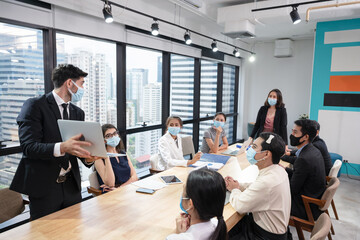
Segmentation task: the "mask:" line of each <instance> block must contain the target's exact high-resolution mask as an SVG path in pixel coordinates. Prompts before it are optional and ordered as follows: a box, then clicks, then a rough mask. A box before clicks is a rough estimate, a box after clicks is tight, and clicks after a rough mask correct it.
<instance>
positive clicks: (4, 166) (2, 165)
mask: <svg viewBox="0 0 360 240" xmlns="http://www.w3.org/2000/svg"><path fill="white" fill-rule="evenodd" d="M21 157H22V153H17V154H12V155H7V156H1V157H0V189H2V188H7V187H9V186H10V184H11V182H12V180H13V178H14V175H15V172H16V169H17V166H18V165H19V162H20V159H21Z"/></svg>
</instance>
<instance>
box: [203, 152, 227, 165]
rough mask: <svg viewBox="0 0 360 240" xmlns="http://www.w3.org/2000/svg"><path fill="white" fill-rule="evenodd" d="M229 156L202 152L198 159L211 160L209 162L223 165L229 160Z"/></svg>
mask: <svg viewBox="0 0 360 240" xmlns="http://www.w3.org/2000/svg"><path fill="white" fill-rule="evenodd" d="M229 159H230V156H223V155H217V154H210V153H204V154H203V155H202V156H201V158H200V160H199V161H201V162H211V163H222V164H223V165H225V164H226V163H227V161H229Z"/></svg>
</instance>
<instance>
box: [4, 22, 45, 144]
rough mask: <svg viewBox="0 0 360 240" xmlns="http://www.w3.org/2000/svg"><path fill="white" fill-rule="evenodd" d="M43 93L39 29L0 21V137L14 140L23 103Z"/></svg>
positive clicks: (16, 137)
mask: <svg viewBox="0 0 360 240" xmlns="http://www.w3.org/2000/svg"><path fill="white" fill-rule="evenodd" d="M42 94H44V56H43V36H42V31H41V30H36V29H31V28H25V27H20V26H15V25H10V24H5V23H0V140H13V141H17V140H18V139H19V137H18V126H17V124H16V117H17V116H18V114H19V112H20V110H21V107H22V105H23V104H24V102H25V101H26V100H27V99H29V98H32V97H37V96H41V95H42Z"/></svg>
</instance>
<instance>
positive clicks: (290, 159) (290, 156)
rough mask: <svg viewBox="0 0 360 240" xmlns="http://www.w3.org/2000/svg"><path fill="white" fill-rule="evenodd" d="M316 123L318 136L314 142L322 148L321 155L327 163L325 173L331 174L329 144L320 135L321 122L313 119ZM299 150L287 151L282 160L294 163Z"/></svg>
mask: <svg viewBox="0 0 360 240" xmlns="http://www.w3.org/2000/svg"><path fill="white" fill-rule="evenodd" d="M313 122H314V124H315V125H316V129H317V132H316V136H315V138H314V140H313V141H312V144H313V145H314V146H315V147H316V148H317V149H319V150H320V152H321V155H322V157H323V159H324V164H325V175H326V176H329V172H330V169H331V168H332V165H333V164H332V162H331V157H330V154H329V152H328V149H327V146H326V143H325V141H324V140H323V139H322V138H320V137H319V132H320V124H319V123H318V122H317V121H313ZM296 151H297V150H294V151H291V152H287V153H285V155H284V156H282V157H281V160H283V161H285V162H289V163H291V164H294V162H295V160H296V158H297V157H296V155H295V153H296Z"/></svg>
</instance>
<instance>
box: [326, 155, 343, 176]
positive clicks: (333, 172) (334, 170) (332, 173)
mask: <svg viewBox="0 0 360 240" xmlns="http://www.w3.org/2000/svg"><path fill="white" fill-rule="evenodd" d="M341 165H342V161H341V160H339V159H338V160H336V161H335V162H334V165H333V166H332V168H331V169H330V172H329V177H331V178H334V177H337V175H338V173H339V170H340V168H341Z"/></svg>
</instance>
